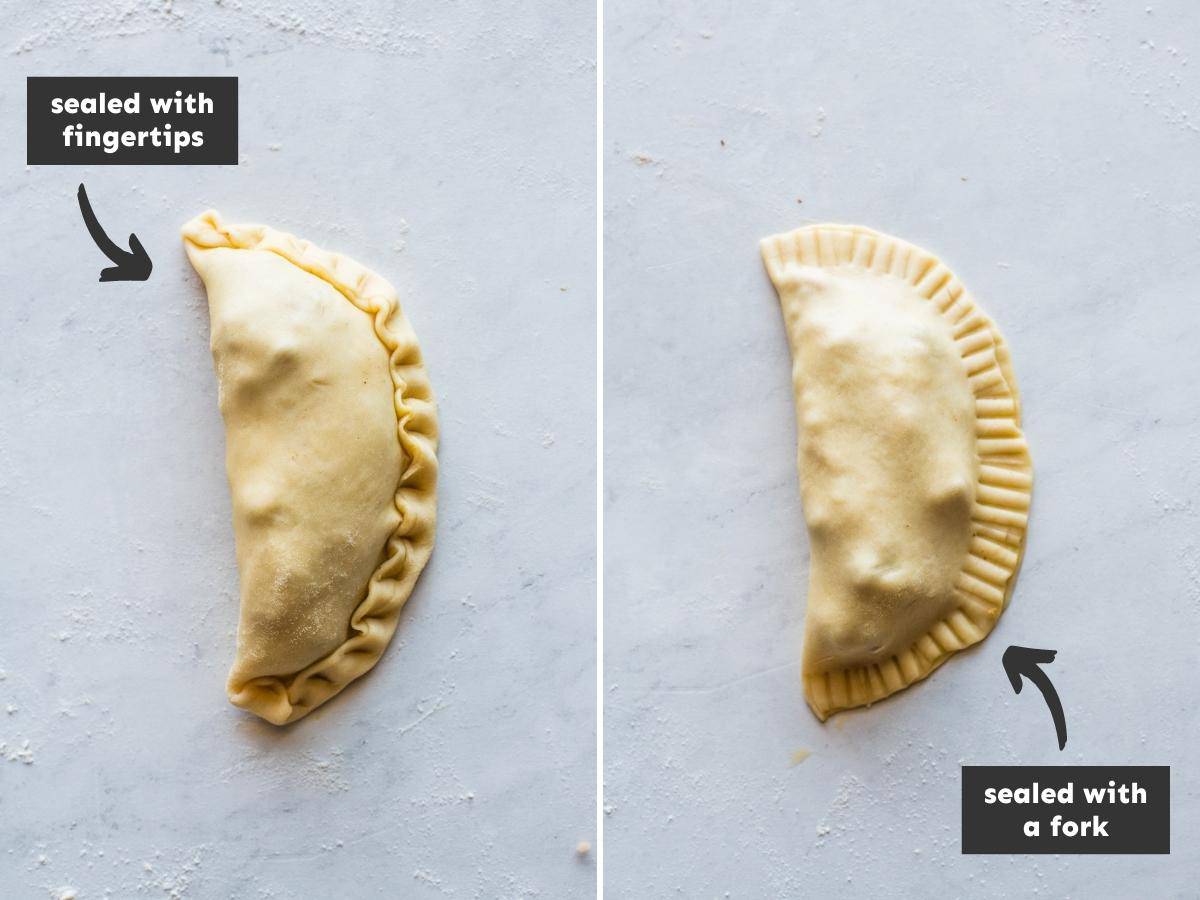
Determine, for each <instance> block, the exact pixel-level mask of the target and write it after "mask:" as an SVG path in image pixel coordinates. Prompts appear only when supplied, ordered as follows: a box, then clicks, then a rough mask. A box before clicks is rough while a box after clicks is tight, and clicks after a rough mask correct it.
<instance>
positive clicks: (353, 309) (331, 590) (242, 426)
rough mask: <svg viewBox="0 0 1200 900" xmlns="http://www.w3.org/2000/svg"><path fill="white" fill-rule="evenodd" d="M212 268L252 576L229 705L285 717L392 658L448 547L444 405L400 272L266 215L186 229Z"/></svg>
mask: <svg viewBox="0 0 1200 900" xmlns="http://www.w3.org/2000/svg"><path fill="white" fill-rule="evenodd" d="M182 233H183V240H184V245H185V247H186V249H187V254H188V258H189V260H190V261H191V263H192V265H193V267H194V268H195V269H196V271H197V272H198V273H199V274H200V276H201V278H202V279H203V280H204V284H205V288H206V289H207V292H208V300H209V313H210V319H211V324H212V352H213V361H214V365H215V368H216V372H217V381H218V387H219V403H220V408H221V414H222V416H223V418H224V420H225V430H226V469H227V472H228V476H229V484H230V492H231V495H232V501H233V520H234V521H233V524H234V535H235V539H236V546H237V558H238V572H239V580H240V583H241V612H240V616H239V622H238V644H237V654H236V657H235V660H234V663H233V666H232V669H231V671H230V674H229V681H228V693H229V699H230V701H231V702H232V703H234V704H235V705H237V706H239V707H242V708H244V709H247V710H249V711H250V712H253V713H255V714H256V715H258V716H261V717H262V718H264V719H266V720H267V721H269V722H272V723H274V724H276V725H283V724H286V723H288V722H294V721H295V720H297V719H299V718H302V717H303V716H305V715H307V714H308V713H309V712H311V711H312V710H313V709H315V708H316V707H317V706H319V705H321V704H322V703H324V702H325V701H326V700H328V699H330V698H331V697H333V696H334V695H336V694H337V693H338V692H339V691H341V690H342V689H343V688H344V687H346V685H348V684H349V683H350V682H351V681H353V680H354V679H355V678H358V677H359V676H360V675H362V674H364V673H365V672H367V671H368V670H370V669H371V667H373V666H374V665H375V663H376V662H377V661H378V660H379V657H380V656H381V655H382V653H383V651H384V650H385V649H386V647H387V645H388V642H389V641H390V640H391V637H392V634H393V633H394V632H395V630H396V625H397V621H398V619H399V615H400V609H401V607H402V606H403V605H404V603H405V601H406V600H407V599H408V597H409V595H410V594H411V592H412V589H413V586H414V585H415V583H416V580H417V577H418V576H419V575H420V573H421V570H422V569H423V568H424V566H425V564H426V562H427V561H428V559H429V556H430V554H431V553H432V550H433V542H434V530H435V523H436V484H437V458H436V450H437V437H438V427H437V411H436V406H435V403H434V398H433V393H432V390H431V388H430V384H429V378H428V376H427V374H426V371H425V366H424V364H423V362H422V358H421V351H420V347H419V346H418V344H417V339H416V335H415V334H414V333H413V331H412V328H411V327H410V326H409V323H408V321H407V319H406V318H405V317H404V314H403V313H402V312H401V310H400V307H399V303H398V301H397V298H396V292H395V290H394V289H393V288H392V286H391V285H390V284H388V283H387V282H386V281H385V280H384V279H382V278H381V277H379V276H378V275H376V274H375V273H373V272H371V271H369V270H367V269H366V268H364V267H362V266H360V265H359V264H358V263H356V262H354V261H353V260H351V259H348V258H347V257H345V256H342V255H340V254H337V253H329V252H326V251H324V250H321V249H320V248H318V247H315V246H314V245H312V244H311V243H309V242H308V241H304V240H300V239H298V238H296V237H293V236H292V235H289V234H284V233H282V232H279V231H275V230H273V229H271V228H268V227H265V226H262V225H229V224H226V223H224V222H223V221H222V220H221V218H220V217H219V216H218V214H217V213H215V212H213V211H209V212H205V213H203V214H201V215H200V216H197V217H196V218H195V219H192V220H191V221H190V222H188V223H187V224H186V225H184V226H183V230H182Z"/></svg>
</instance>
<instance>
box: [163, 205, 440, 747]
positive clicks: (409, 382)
mask: <svg viewBox="0 0 1200 900" xmlns="http://www.w3.org/2000/svg"><path fill="white" fill-rule="evenodd" d="M183 236H184V239H185V240H187V241H190V242H191V243H193V244H195V245H196V246H197V247H202V248H206V249H209V248H228V249H232V250H263V251H267V252H271V253H274V254H276V255H278V256H280V257H282V258H283V259H284V260H286V261H287V262H289V263H291V264H292V265H294V266H296V267H297V268H299V269H303V270H304V271H306V272H308V273H310V274H311V275H313V276H315V277H317V278H320V279H321V280H322V281H324V282H326V283H327V284H329V285H330V286H331V287H333V288H334V289H335V290H336V291H338V293H340V294H341V295H342V296H343V297H345V298H346V299H347V300H348V301H350V302H351V303H352V304H354V306H355V307H357V308H358V309H360V310H361V311H362V312H364V313H366V314H367V315H369V316H370V317H371V323H372V327H373V330H374V333H375V336H376V337H377V338H378V339H379V342H380V343H381V344H383V346H384V349H386V350H387V352H388V368H389V372H390V374H391V379H392V387H393V392H392V396H393V406H394V409H395V413H396V423H397V426H396V434H397V438H398V440H399V442H400V446H401V449H402V450H403V452H404V454H405V456H406V458H407V464H406V465H405V467H404V471H402V472H401V473H400V475H399V478H398V481H397V485H396V493H395V498H394V501H393V502H394V504H395V507H396V511H397V512H398V513H399V515H400V522H399V523H398V524H397V526H396V528H395V530H394V531H393V532H392V534H391V535H390V536H389V537H388V540H387V543H386V544H385V550H386V556H385V558H384V559H383V561H382V562H381V563H380V564H379V566H377V567H376V569H375V571H374V572H373V573H372V575H371V578H370V581H369V582H368V584H367V593H366V597H365V598H364V599H363V600H362V602H360V603H359V605H358V606H357V607H355V609H354V612H353V614H352V615H351V617H350V625H349V634H350V636H348V637H347V639H346V640H345V641H343V642H342V644H340V645H339V646H338V647H337V648H336V649H335V650H333V651H332V652H331V653H329V654H327V655H325V656H323V657H321V658H320V659H318V660H317V661H315V662H313V663H311V664H310V665H309V666H307V667H306V668H304V669H301V670H300V671H299V672H296V673H294V674H291V675H288V676H285V677H280V676H274V675H272V676H261V677H258V678H253V679H251V680H249V681H246V682H244V683H242V684H240V685H233V684H231V685H230V693H229V699H230V700H231V701H232V702H233V703H234V704H236V705H237V706H240V707H243V708H245V709H248V710H250V711H251V712H254V713H256V714H257V715H260V716H262V717H263V718H265V719H267V720H268V721H270V722H273V723H275V724H276V725H283V724H286V723H288V722H292V721H295V720H296V719H299V718H301V717H303V716H304V715H306V714H307V713H308V712H309V711H311V710H312V709H313V708H315V707H317V706H320V705H321V704H322V703H324V702H325V701H326V700H328V699H330V698H331V697H333V696H334V695H336V694H337V693H339V692H340V691H341V690H342V689H343V688H345V687H346V686H347V685H348V684H350V683H351V682H352V681H354V680H355V679H356V678H358V677H359V676H361V675H363V674H364V673H366V672H367V671H369V670H370V669H371V668H372V667H374V665H375V663H376V662H378V661H379V657H380V656H381V655H382V654H383V651H384V650H385V649H386V648H387V645H388V643H389V642H390V640H391V637H392V634H393V633H394V632H395V630H396V625H397V622H398V619H399V613H400V609H401V608H402V607H403V606H404V603H405V602H406V601H407V600H408V596H409V594H410V593H411V592H412V589H413V586H414V584H415V583H416V580H417V576H418V575H420V573H421V570H422V569H423V568H424V567H425V564H426V562H428V560H429V557H430V555H431V554H432V552H433V541H434V531H435V527H436V521H437V508H436V487H437V456H436V453H437V440H438V426H437V408H436V405H435V403H434V398H433V391H432V388H431V386H430V383H429V377H428V374H427V373H426V371H425V366H424V363H423V361H422V357H421V349H420V346H419V345H418V343H417V338H416V335H415V334H414V332H413V330H412V327H411V326H410V325H409V323H408V320H407V319H406V318H405V316H404V313H403V311H402V310H401V309H400V304H399V298H398V297H397V295H396V290H395V288H393V287H392V286H391V285H390V284H389V283H388V282H387V281H386V280H385V279H383V278H381V277H380V276H379V275H377V274H375V273H374V272H372V271H370V270H369V269H367V268H365V267H363V266H361V265H359V264H358V263H357V262H355V261H354V260H352V259H350V258H348V257H346V256H343V255H341V254H340V253H332V252H329V251H325V250H322V249H321V248H319V247H317V246H315V245H314V244H312V243H311V242H309V241H306V240H303V239H301V238H297V237H295V236H294V235H290V234H286V233H284V232H281V231H276V230H275V229H273V228H269V227H267V226H265V225H227V224H225V223H224V222H222V221H221V218H220V216H219V215H218V214H217V213H216V212H215V211H214V210H208V211H207V212H204V213H201V214H200V215H199V216H197V217H196V218H194V219H192V220H191V221H190V222H188V223H187V224H186V225H184V227H183Z"/></svg>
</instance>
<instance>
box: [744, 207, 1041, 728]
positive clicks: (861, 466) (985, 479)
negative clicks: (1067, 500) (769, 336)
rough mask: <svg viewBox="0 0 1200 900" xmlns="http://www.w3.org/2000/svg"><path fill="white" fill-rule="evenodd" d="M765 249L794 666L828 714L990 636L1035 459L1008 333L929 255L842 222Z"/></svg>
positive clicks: (1004, 595) (1010, 570)
mask: <svg viewBox="0 0 1200 900" xmlns="http://www.w3.org/2000/svg"><path fill="white" fill-rule="evenodd" d="M762 254H763V259H764V260H765V262H766V266H767V271H768V273H769V274H770V276H771V280H772V282H774V284H775V288H776V290H777V291H778V293H779V300H780V303H781V305H782V307H783V314H784V319H785V322H786V326H787V333H788V341H789V343H790V344H791V348H792V359H793V366H792V377H793V386H794V388H795V395H796V419H797V423H796V424H797V429H798V432H799V455H798V466H799V470H800V488H801V497H802V503H803V507H804V516H805V520H806V523H807V525H808V533H809V539H810V543H811V548H812V562H811V569H810V574H809V590H808V612H807V615H806V618H805V629H804V654H803V663H802V672H803V678H804V690H805V695H806V696H807V698H808V703H809V705H810V706H811V707H812V709H813V711H814V712H815V713H816V714H817V716H818V717H819V718H821V719H825V718H826V717H827V716H829V715H830V714H831V713H834V712H837V711H838V710H842V709H848V708H851V707H855V706H861V705H864V704H869V703H872V702H874V701H876V700H879V699H882V698H883V697H886V696H888V695H890V694H893V693H895V692H896V691H899V690H901V689H903V688H905V687H907V686H908V685H910V684H912V683H913V682H914V681H918V680H920V679H922V678H924V677H925V676H926V675H928V674H929V673H930V672H932V671H933V670H934V669H936V668H937V667H938V666H940V665H941V664H942V663H943V662H945V661H946V660H947V659H948V658H949V657H950V656H951V654H953V653H954V652H956V651H958V650H962V649H963V648H964V647H968V646H970V645H971V644H974V643H976V642H978V641H981V640H983V638H984V637H985V636H987V634H988V632H989V631H991V629H992V627H993V626H994V625H995V623H996V620H997V619H998V618H999V616H1000V613H1001V611H1002V610H1003V609H1004V606H1005V604H1006V602H1007V600H1008V597H1009V595H1010V594H1011V592H1012V587H1013V582H1014V581H1015V578H1016V573H1017V569H1018V567H1019V566H1020V561H1021V552H1022V548H1023V546H1024V539H1025V526H1026V517H1027V513H1028V509H1029V497H1030V488H1031V486H1032V470H1031V466H1030V460H1029V451H1028V448H1027V446H1026V444H1025V438H1024V435H1022V433H1021V429H1020V405H1019V402H1018V397H1017V385H1016V380H1015V379H1014V377H1013V372H1012V367H1011V364H1010V362H1009V356H1008V350H1007V348H1006V346H1005V343H1004V339H1003V338H1002V337H1001V336H1000V332H999V331H998V330H997V329H996V326H995V325H994V324H993V323H992V321H991V320H990V319H989V318H988V317H987V316H986V315H984V313H983V312H982V310H980V309H979V307H978V306H977V305H976V303H975V301H974V300H973V299H972V298H971V296H970V295H969V294H968V293H967V292H966V291H965V290H964V289H963V286H962V285H961V284H960V283H959V281H958V279H957V278H955V277H954V275H953V274H951V272H950V270H949V269H947V268H946V267H945V266H944V265H943V264H942V263H941V262H939V261H938V260H937V259H936V258H935V257H934V256H932V255H931V254H929V253H927V252H926V251H924V250H921V249H920V248H918V247H914V246H913V245H911V244H908V243H905V242H904V241H901V240H898V239H896V238H892V237H888V236H886V235H883V234H879V233H877V232H874V231H870V230H869V229H866V228H861V227H857V226H843V225H815V226H810V227H807V228H801V229H798V230H796V231H792V232H789V233H787V234H780V235H775V236H773V237H769V238H767V239H765V240H764V241H763V242H762Z"/></svg>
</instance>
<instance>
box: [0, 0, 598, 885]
mask: <svg viewBox="0 0 1200 900" xmlns="http://www.w3.org/2000/svg"><path fill="white" fill-rule="evenodd" d="M594 46H595V35H594V25H593V19H592V17H591V15H590V14H587V13H585V14H583V15H581V14H580V12H579V9H578V6H577V4H573V3H569V2H551V0H540V2H539V3H537V4H522V3H501V4H493V3H478V2H472V3H457V4H419V3H405V4H391V3H385V2H376V3H370V4H365V5H362V6H360V7H357V8H353V7H349V6H347V5H345V4H336V5H333V6H329V5H326V4H318V3H300V4H296V3H273V2H268V3H261V4H260V3H254V4H251V3H245V4H236V3H228V4H226V5H225V6H221V5H220V4H212V3H192V2H176V3H174V4H173V5H172V4H160V3H124V2H122V3H104V4H91V3H84V2H82V0H79V2H68V3H57V4H22V5H21V6H20V7H19V8H18V7H17V6H16V5H15V4H10V5H9V8H8V11H7V14H6V15H5V20H4V22H3V23H2V24H0V50H3V56H2V62H0V73H2V74H3V81H2V86H0V109H2V110H3V111H4V119H5V123H6V130H7V135H8V139H7V140H5V141H4V143H3V149H2V150H0V154H2V156H0V158H2V161H3V168H2V171H0V198H2V199H3V206H4V212H3V242H2V245H3V251H2V252H3V258H4V260H5V266H4V269H5V273H6V287H5V290H4V299H3V301H2V302H0V333H2V334H3V352H2V353H0V411H2V414H0V559H2V560H3V562H2V563H0V618H2V622H3V628H2V630H0V670H3V680H2V681H0V741H3V742H4V750H3V751H0V753H2V756H0V896H3V897H4V898H6V900H7V898H26V897H30V898H38V897H46V896H54V897H57V896H59V893H60V892H59V889H60V888H65V887H73V888H75V889H76V891H77V896H78V897H79V898H80V900H92V898H99V897H107V896H111V897H114V898H131V897H186V898H280V900H282V898H305V900H307V898H316V897H348V898H377V897H426V896H428V897H436V896H443V895H444V896H453V897H480V898H494V897H526V896H541V897H588V896H591V894H592V892H593V884H594V877H595V871H594V866H593V865H592V862H591V860H590V859H585V860H578V859H577V858H576V856H575V847H576V844H577V842H579V841H581V840H592V839H594V834H593V832H594V818H593V817H594V785H595V768H594V765H595V763H594V756H595V754H594V740H595V725H594V697H595V679H594V672H595V650H594V643H593V639H594V625H593V623H594V615H595V614H594V608H593V600H594V567H595V560H594V556H595V553H594V550H595V532H594V521H595V516H594V499H595V487H594V475H595V472H594V470H595V426H594V417H593V411H594V396H595V394H594V390H595V385H594V371H595V365H594V352H595V351H594V348H595V334H594V332H595V328H594V323H595V306H594V299H595V297H594V294H595V292H594V284H595V264H594V247H595V238H594V222H595V206H594V196H595V184H594V172H595V161H594V125H595V103H594V80H595V67H594ZM172 73H178V74H189V75H196V74H232V75H238V76H240V78H241V149H242V154H243V157H242V163H241V165H239V166H237V167H236V168H232V167H224V168H163V167H132V168H128V167H127V168H87V169H70V168H34V169H32V170H27V169H26V167H25V164H24V138H23V131H24V126H23V122H24V77H25V76H26V75H30V74H41V75H53V74H72V75H85V74H152V75H165V74H172ZM272 145H277V149H271V147H272ZM81 180H82V181H85V182H86V183H87V186H88V189H89V193H90V195H91V199H92V203H93V205H94V207H95V209H96V212H97V215H98V216H99V218H100V221H101V222H102V223H103V224H104V225H105V226H106V227H107V228H108V229H109V231H110V233H112V234H113V236H114V237H118V238H119V237H123V236H124V235H126V234H128V233H129V231H131V230H133V231H136V232H137V233H138V235H139V236H140V238H141V240H142V242H143V243H144V244H145V246H146V248H147V250H148V251H149V252H150V254H151V256H152V257H153V259H154V264H155V270H154V274H153V277H152V278H151V280H150V281H149V282H147V283H144V284H123V285H121V284H98V283H97V281H96V279H97V276H98V273H99V271H100V269H101V268H102V267H104V266H106V265H108V263H107V262H106V261H105V260H104V258H103V257H102V256H101V255H100V253H99V251H98V250H96V248H95V247H94V246H93V245H92V243H91V241H90V239H89V238H88V236H87V234H86V232H85V231H84V228H83V225H82V222H81V220H80V216H79V211H78V208H77V207H76V203H75V189H76V185H77V184H78V182H79V181H81ZM209 206H213V207H216V208H218V209H220V210H221V212H222V213H223V214H224V215H225V216H226V217H227V218H229V219H230V220H231V221H235V222H236V221H266V222H268V223H270V224H272V225H274V226H276V227H278V228H282V229H284V230H288V231H293V232H295V233H298V234H300V235H302V236H303V237H306V238H309V239H311V240H313V241H314V242H315V243H317V244H319V245H321V246H324V247H328V248H330V249H337V250H341V251H343V252H345V253H347V254H348V255H350V256H353V257H354V258H356V259H358V260H360V261H361V262H363V263H364V264H366V265H368V266H370V267H372V268H375V269H377V270H378V271H379V272H381V273H382V274H384V275H385V276H386V277H387V278H388V279H390V280H391V281H392V282H393V283H394V284H395V285H396V287H397V288H398V289H399V291H400V295H401V299H402V303H403V305H404V308H405V310H406V312H407V314H408V316H409V318H410V320H411V321H412V323H413V325H414V327H415V328H416V331H417V334H418V335H419V337H420V339H421V342H422V346H423V348H424V350H425V354H426V359H427V361H428V364H429V370H430V373H431V377H432V380H433V384H434V387H435V390H436V391H437V394H438V399H439V401H440V408H441V435H442V449H441V453H440V459H441V466H442V469H441V472H442V477H441V483H440V504H439V507H440V521H439V528H438V543H437V548H436V550H435V551H434V556H433V560H432V562H431V563H430V565H429V567H428V569H427V570H426V572H425V574H424V576H423V577H422V579H421V581H420V583H419V585H418V588H417V590H416V592H415V593H414V595H413V597H412V599H411V600H410V602H409V605H408V606H407V607H406V609H405V610H404V613H403V615H402V618H401V622H400V628H399V631H398V632H397V635H396V638H395V640H394V642H393V644H392V646H391V647H390V649H389V650H388V652H387V653H386V655H385V656H384V658H383V659H382V661H381V662H380V664H379V666H378V667H377V668H376V669H375V670H374V671H373V672H372V673H371V674H369V675H368V676H367V677H365V678H364V679H362V680H361V681H360V682H358V683H357V684H356V685H355V686H353V687H351V688H350V689H348V690H347V691H346V692H345V693H344V694H343V695H341V696H340V697H339V698H337V699H336V700H334V701H333V702H331V703H329V704H328V705H327V706H325V707H324V708H322V709H320V710H318V711H317V712H316V713H314V714H313V715H311V716H310V717H308V718H307V719H305V720H303V721H301V722H300V723H298V724H296V725H293V726H291V727H289V728H287V729H286V730H279V729H276V728H274V727H273V726H270V725H267V724H265V723H263V722H260V721H258V720H256V719H254V718H253V717H251V716H249V715H248V714H245V713H242V712H241V711H239V710H237V709H235V708H233V707H232V706H230V705H229V704H228V703H227V701H226V699H225V695H224V680H225V674H226V671H227V668H228V665H229V663H230V661H231V658H232V652H233V641H234V630H235V625H236V614H237V594H236V571H235V564H234V554H233V543H232V541H233V538H232V533H231V528H230V521H229V518H230V512H229V500H228V490H227V486H226V482H225V473H224V465H223V452H224V450H223V437H222V428H221V422H220V417H219V414H218V411H217V406H216V382H215V379H214V376H213V373H212V366H211V361H210V359H209V355H208V347H207V342H208V321H207V312H206V305H205V297H204V291H203V287H202V285H201V283H200V281H199V279H198V278H197V277H196V276H195V274H194V273H193V272H192V271H191V269H190V267H189V266H188V264H187V261H186V259H185V257H184V254H183V250H182V247H181V245H180V242H179V238H178V230H179V226H180V225H181V224H182V222H183V221H184V220H185V219H187V218H189V217H190V216H192V215H194V214H195V213H197V212H199V211H201V210H203V209H205V208H206V207H209ZM6 707H11V709H10V710H9V712H8V713H7V714H6V713H5V708H6ZM25 742H28V753H25V752H24V750H23V748H24V747H25Z"/></svg>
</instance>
